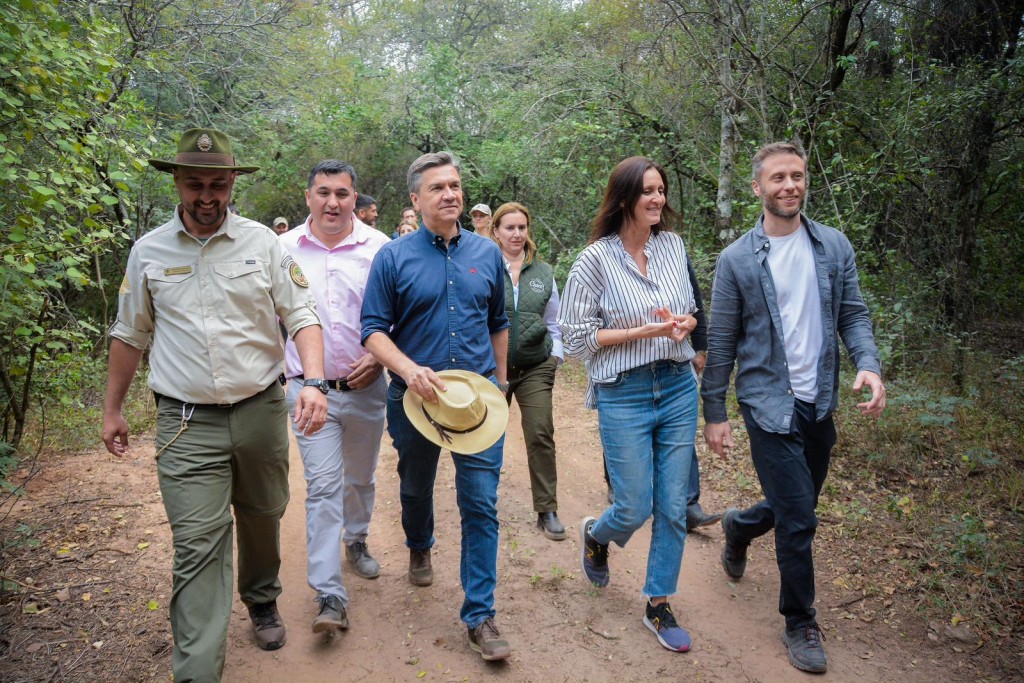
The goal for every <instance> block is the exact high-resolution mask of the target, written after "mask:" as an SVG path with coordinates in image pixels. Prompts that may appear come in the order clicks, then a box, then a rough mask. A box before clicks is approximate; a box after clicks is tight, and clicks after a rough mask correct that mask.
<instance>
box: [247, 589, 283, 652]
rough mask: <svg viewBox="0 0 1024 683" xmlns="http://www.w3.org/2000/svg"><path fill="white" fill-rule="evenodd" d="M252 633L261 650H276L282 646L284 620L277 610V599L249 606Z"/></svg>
mask: <svg viewBox="0 0 1024 683" xmlns="http://www.w3.org/2000/svg"><path fill="white" fill-rule="evenodd" d="M249 619H250V620H251V621H252V633H253V636H255V637H256V644H257V645H258V646H259V647H260V649H261V650H277V649H279V648H281V647H284V643H285V640H286V638H285V632H284V620H283V619H281V613H280V612H278V611H277V600H272V601H271V602H265V603H263V604H262V605H252V606H250V607H249Z"/></svg>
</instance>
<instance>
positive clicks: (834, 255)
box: [701, 143, 885, 673]
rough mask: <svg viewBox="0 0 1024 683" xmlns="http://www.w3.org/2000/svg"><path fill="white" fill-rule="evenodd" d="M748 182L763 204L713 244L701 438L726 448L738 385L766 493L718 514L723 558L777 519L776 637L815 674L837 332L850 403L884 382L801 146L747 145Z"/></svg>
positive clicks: (853, 283) (876, 403)
mask: <svg viewBox="0 0 1024 683" xmlns="http://www.w3.org/2000/svg"><path fill="white" fill-rule="evenodd" d="M752 165H753V175H754V178H753V182H752V186H753V190H754V194H755V195H757V197H759V198H760V199H761V204H762V206H763V208H764V212H763V213H762V214H761V216H760V217H759V218H758V219H757V223H755V224H754V227H753V228H752V229H751V230H750V231H749V232H747V233H746V234H745V235H743V236H742V237H740V238H739V239H737V240H736V241H735V242H733V243H732V244H730V245H729V246H728V247H726V248H725V249H724V250H722V253H721V254H720V255H719V257H718V266H717V269H716V273H715V284H714V288H713V290H712V295H711V297H712V316H711V325H710V327H709V328H708V361H707V365H706V366H705V368H704V378H703V382H702V384H701V397H702V398H703V400H704V421H705V425H704V440H705V441H706V442H707V445H708V447H709V448H710V449H711V450H712V451H714V452H715V453H718V454H719V455H720V456H721V457H722V458H725V457H726V454H727V453H728V452H729V451H730V450H732V449H733V448H734V447H735V443H734V442H733V439H732V428H731V427H730V425H729V420H728V413H727V411H726V405H725V398H726V393H727V392H728V390H729V377H730V375H731V374H732V369H733V366H734V365H736V366H737V370H736V398H737V399H738V401H739V405H740V413H741V414H742V415H743V422H744V424H745V425H746V427H747V434H748V435H749V436H750V455H751V457H752V459H753V461H754V468H755V469H756V470H757V476H758V479H759V480H760V482H761V490H762V491H763V493H764V499H763V500H761V501H760V502H759V503H757V504H755V505H753V506H751V507H749V508H747V509H746V510H737V509H735V508H729V509H728V510H726V511H725V515H724V516H723V517H722V529H723V531H724V532H725V546H724V547H723V549H722V567H723V568H724V569H725V573H726V574H728V575H729V577H730V578H732V579H736V580H738V579H740V578H741V577H742V576H743V574H744V572H745V571H746V566H747V547H748V546H749V545H750V543H751V541H753V540H754V539H755V538H757V537H758V536H761V535H763V534H766V533H768V532H769V531H771V530H772V529H775V558H776V561H777V563H778V566H779V575H780V578H781V586H780V591H779V612H780V613H781V614H782V615H783V616H784V617H785V620H786V628H785V631H784V632H783V634H782V641H783V643H784V644H785V646H786V650H787V652H788V654H789V661H790V663H791V664H792V665H793V666H794V667H796V668H797V669H800V670H801V671H808V672H812V673H824V672H825V671H827V670H828V660H827V658H826V656H825V649H824V647H823V646H822V633H821V627H819V626H818V622H817V620H816V618H815V614H816V612H815V610H814V557H813V549H812V545H813V542H814V533H815V529H816V528H817V526H818V517H817V515H815V512H814V509H815V508H816V507H817V505H818V495H819V494H820V493H821V487H822V485H823V484H824V483H825V477H826V476H827V474H828V465H829V459H830V457H831V453H832V447H833V446H834V445H835V442H836V428H835V424H834V422H833V419H832V413H833V412H834V411H835V409H836V407H837V406H838V404H839V360H840V359H839V339H840V338H842V340H843V343H844V344H845V345H846V349H847V351H849V354H850V358H851V359H852V360H853V363H854V365H856V367H857V377H856V379H855V380H854V382H853V390H854V391H859V390H861V389H862V388H869V389H870V390H871V398H870V399H869V400H868V401H865V402H863V403H858V404H857V407H858V408H859V409H860V410H861V411H862V412H864V413H865V414H867V415H872V416H875V417H877V416H879V415H881V414H882V410H883V409H884V408H885V385H884V384H882V377H881V372H882V370H881V363H880V361H879V357H878V349H877V348H876V347H875V342H874V337H873V333H872V326H871V316H870V315H869V313H868V308H867V306H866V305H865V304H864V299H863V298H862V297H861V293H860V283H859V280H858V277H857V265H856V262H855V259H854V252H853V247H852V246H851V245H850V242H849V240H848V239H847V238H846V236H845V235H843V233H841V232H839V231H838V230H835V229H834V228H830V227H827V226H825V225H822V224H821V223H816V222H814V221H812V220H811V219H809V218H807V217H806V216H805V215H804V214H803V212H802V210H801V209H802V207H803V203H804V196H805V194H806V192H807V156H806V155H805V154H804V151H803V149H801V148H800V147H798V146H796V145H793V144H790V143H772V144H769V145H765V146H764V147H762V148H761V149H759V150H758V151H757V153H756V154H755V155H754V158H753V164H752Z"/></svg>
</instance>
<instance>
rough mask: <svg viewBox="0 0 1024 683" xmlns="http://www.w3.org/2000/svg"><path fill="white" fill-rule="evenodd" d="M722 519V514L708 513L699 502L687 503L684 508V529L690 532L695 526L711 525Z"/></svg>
mask: <svg viewBox="0 0 1024 683" xmlns="http://www.w3.org/2000/svg"><path fill="white" fill-rule="evenodd" d="M720 519H722V515H709V514H708V513H706V512H704V510H703V508H701V506H700V503H695V504H693V505H689V506H687V508H686V531H687V532H690V531H693V530H694V529H696V528H697V527H702V526H711V525H712V524H714V523H716V522H718V521H719V520H720Z"/></svg>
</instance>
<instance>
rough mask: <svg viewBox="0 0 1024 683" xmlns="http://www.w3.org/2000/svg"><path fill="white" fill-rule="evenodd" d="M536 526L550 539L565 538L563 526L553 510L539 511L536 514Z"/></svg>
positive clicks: (559, 539) (558, 539) (560, 539)
mask: <svg viewBox="0 0 1024 683" xmlns="http://www.w3.org/2000/svg"><path fill="white" fill-rule="evenodd" d="M537 528H538V529H540V530H541V532H542V533H543V534H544V535H545V536H547V537H548V538H550V539H551V540H552V541H564V540H565V527H564V526H562V523H561V522H560V521H559V520H558V515H557V514H556V513H554V512H540V513H538V514H537Z"/></svg>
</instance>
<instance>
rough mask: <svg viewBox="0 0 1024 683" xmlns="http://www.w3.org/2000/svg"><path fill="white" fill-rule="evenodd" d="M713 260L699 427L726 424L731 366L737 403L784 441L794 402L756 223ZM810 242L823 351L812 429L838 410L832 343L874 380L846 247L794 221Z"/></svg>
mask: <svg viewBox="0 0 1024 683" xmlns="http://www.w3.org/2000/svg"><path fill="white" fill-rule="evenodd" d="M763 219H764V216H761V217H760V218H758V220H757V224H756V225H754V227H753V229H752V230H750V231H749V232H747V233H746V234H744V235H743V236H742V237H740V238H739V239H737V240H736V241H735V242H733V243H732V244H730V245H729V246H728V247H726V248H725V249H724V250H723V251H722V253H721V255H720V256H719V257H718V266H717V268H716V270H715V283H714V287H713V289H712V295H711V322H710V324H709V327H708V360H707V365H706V366H705V367H704V375H703V378H702V380H701V390H700V393H701V398H702V399H703V401H704V419H705V420H706V421H707V422H712V423H716V422H725V421H727V420H728V415H727V412H726V408H725V396H726V392H727V391H728V389H729V376H730V375H731V374H732V368H733V365H734V363H737V361H738V369H737V372H736V397H737V399H739V401H740V403H742V404H744V405H746V406H748V407H749V408H750V410H751V412H752V414H753V417H754V420H755V421H756V422H757V424H758V425H759V426H760V427H761V429H763V430H765V431H768V432H776V433H782V434H785V433H788V432H789V427H790V423H791V421H792V417H793V405H794V401H795V398H794V396H793V390H792V387H791V386H790V383H789V370H788V368H787V366H786V346H785V340H784V338H783V331H782V318H781V316H780V314H779V306H778V303H777V301H776V296H775V283H774V281H773V280H772V274H771V270H770V269H769V267H768V261H767V257H768V250H769V249H770V243H769V241H768V237H767V236H766V235H765V232H764V227H763V226H762V221H763ZM801 220H802V221H803V226H804V227H805V228H806V229H807V230H808V232H809V233H810V236H811V244H812V246H813V250H814V262H815V266H816V268H817V272H818V290H819V293H820V295H821V315H822V332H823V339H822V348H821V356H820V357H819V359H818V394H817V397H816V399H815V402H814V403H815V406H816V414H817V419H818V420H819V421H821V420H824V419H825V418H827V417H828V416H829V415H830V414H831V413H832V411H834V410H835V408H836V406H837V405H838V403H839V337H842V339H843V343H844V344H845V345H846V349H847V350H848V351H849V353H850V357H851V358H852V359H853V362H854V364H855V365H856V366H857V370H858V371H859V370H870V371H873V372H876V373H878V374H879V376H881V374H882V371H881V363H880V361H879V358H878V349H877V347H876V346H875V342H874V338H873V335H872V325H871V316H870V315H869V314H868V308H867V306H866V305H865V304H864V299H863V297H862V296H861V293H860V283H859V282H858V279H857V264H856V263H855V260H854V253H853V247H852V246H851V245H850V241H849V240H848V239H846V236H845V235H843V234H842V233H841V232H839V231H838V230H836V229H835V228H830V227H828V226H826V225H822V224H820V223H815V222H814V221H812V220H810V219H808V218H807V217H805V216H801Z"/></svg>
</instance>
